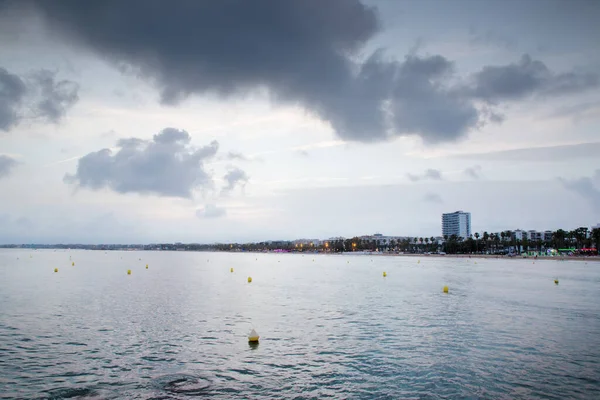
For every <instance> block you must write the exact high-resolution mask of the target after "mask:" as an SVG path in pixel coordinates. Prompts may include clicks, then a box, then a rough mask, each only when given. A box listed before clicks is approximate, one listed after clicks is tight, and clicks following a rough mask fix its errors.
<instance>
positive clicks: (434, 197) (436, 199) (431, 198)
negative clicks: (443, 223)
mask: <svg viewBox="0 0 600 400" xmlns="http://www.w3.org/2000/svg"><path fill="white" fill-rule="evenodd" d="M423 201H426V202H428V203H435V204H442V203H443V202H444V201H443V200H442V198H441V196H440V195H439V194H435V193H427V194H425V196H423Z"/></svg>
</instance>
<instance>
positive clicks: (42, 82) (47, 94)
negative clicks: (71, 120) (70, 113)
mask: <svg viewBox="0 0 600 400" xmlns="http://www.w3.org/2000/svg"><path fill="white" fill-rule="evenodd" d="M33 82H34V84H35V86H36V87H37V89H38V90H39V92H40V99H39V100H38V101H37V104H36V109H37V115H38V116H39V117H41V118H44V119H46V120H47V121H48V122H52V123H57V122H59V121H60V120H61V119H62V117H64V116H65V114H66V113H67V110H68V109H69V108H71V107H72V106H73V105H74V104H75V103H77V101H78V100H79V95H78V91H79V85H78V84H77V83H75V82H73V81H69V80H65V79H63V80H60V81H56V73H55V72H52V71H48V70H41V71H39V72H37V73H35V74H34V78H33Z"/></svg>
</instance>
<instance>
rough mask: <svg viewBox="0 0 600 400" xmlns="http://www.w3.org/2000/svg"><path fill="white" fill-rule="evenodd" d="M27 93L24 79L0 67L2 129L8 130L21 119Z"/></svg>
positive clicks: (0, 128) (0, 115)
mask: <svg viewBox="0 0 600 400" xmlns="http://www.w3.org/2000/svg"><path fill="white" fill-rule="evenodd" d="M26 93H27V86H26V85H25V82H23V80H22V79H21V78H20V77H19V76H17V75H15V74H11V73H10V72H8V71H7V70H6V69H4V68H1V67H0V130H3V131H8V130H9V129H10V128H12V127H13V126H15V125H17V124H18V123H19V120H20V118H21V117H20V106H21V103H22V101H23V99H24V98H25V94H26Z"/></svg>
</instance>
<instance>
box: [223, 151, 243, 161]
mask: <svg viewBox="0 0 600 400" xmlns="http://www.w3.org/2000/svg"><path fill="white" fill-rule="evenodd" d="M225 158H226V159H228V160H238V161H248V157H246V156H245V155H244V154H242V153H238V152H235V151H230V152H228V153H227V155H226V156H225Z"/></svg>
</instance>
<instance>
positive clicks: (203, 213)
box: [196, 204, 227, 218]
mask: <svg viewBox="0 0 600 400" xmlns="http://www.w3.org/2000/svg"><path fill="white" fill-rule="evenodd" d="M225 215H227V210H226V209H224V208H222V207H217V206H216V205H214V204H207V205H206V206H204V208H201V209H199V210H197V211H196V216H197V217H198V218H219V217H223V216H225Z"/></svg>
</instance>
